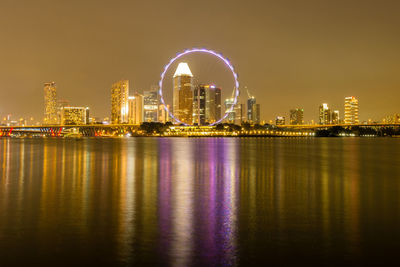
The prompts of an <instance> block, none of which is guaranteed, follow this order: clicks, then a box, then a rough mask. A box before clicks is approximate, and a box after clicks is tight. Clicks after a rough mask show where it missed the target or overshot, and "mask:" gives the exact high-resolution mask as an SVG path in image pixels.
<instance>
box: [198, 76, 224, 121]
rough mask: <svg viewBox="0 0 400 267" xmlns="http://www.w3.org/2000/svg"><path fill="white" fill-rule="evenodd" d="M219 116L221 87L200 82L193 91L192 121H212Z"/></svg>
mask: <svg viewBox="0 0 400 267" xmlns="http://www.w3.org/2000/svg"><path fill="white" fill-rule="evenodd" d="M220 118H221V89H220V88H217V87H216V86H215V85H209V84H201V85H198V86H196V87H195V89H194V93H193V123H197V124H200V125H204V124H209V123H214V122H216V121H217V120H219V119H220Z"/></svg>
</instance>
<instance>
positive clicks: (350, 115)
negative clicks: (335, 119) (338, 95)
mask: <svg viewBox="0 0 400 267" xmlns="http://www.w3.org/2000/svg"><path fill="white" fill-rule="evenodd" d="M344 123H345V124H358V123H360V120H359V118H358V99H356V98H355V97H354V96H349V97H346V98H345V99H344Z"/></svg>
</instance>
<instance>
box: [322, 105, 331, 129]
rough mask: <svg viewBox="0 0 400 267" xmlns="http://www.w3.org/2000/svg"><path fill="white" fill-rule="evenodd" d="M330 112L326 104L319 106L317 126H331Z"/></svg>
mask: <svg viewBox="0 0 400 267" xmlns="http://www.w3.org/2000/svg"><path fill="white" fill-rule="evenodd" d="M331 121H332V118H331V110H330V109H329V107H328V104H326V103H323V104H322V105H320V106H319V124H321V125H327V124H331Z"/></svg>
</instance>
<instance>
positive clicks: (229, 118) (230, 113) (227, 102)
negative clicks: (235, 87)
mask: <svg viewBox="0 0 400 267" xmlns="http://www.w3.org/2000/svg"><path fill="white" fill-rule="evenodd" d="M234 101H235V99H234V98H227V99H225V113H228V115H227V116H226V121H227V122H228V123H235V118H236V113H235V109H232V111H229V110H230V108H231V107H232V106H233V103H234Z"/></svg>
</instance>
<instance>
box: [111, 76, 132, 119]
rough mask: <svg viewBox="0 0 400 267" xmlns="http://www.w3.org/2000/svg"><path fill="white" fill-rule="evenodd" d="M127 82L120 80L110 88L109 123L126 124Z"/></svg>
mask: <svg viewBox="0 0 400 267" xmlns="http://www.w3.org/2000/svg"><path fill="white" fill-rule="evenodd" d="M128 97H129V81H128V80H121V81H118V82H116V83H114V84H113V85H112V86H111V123H112V124H119V123H127V122H128Z"/></svg>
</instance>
